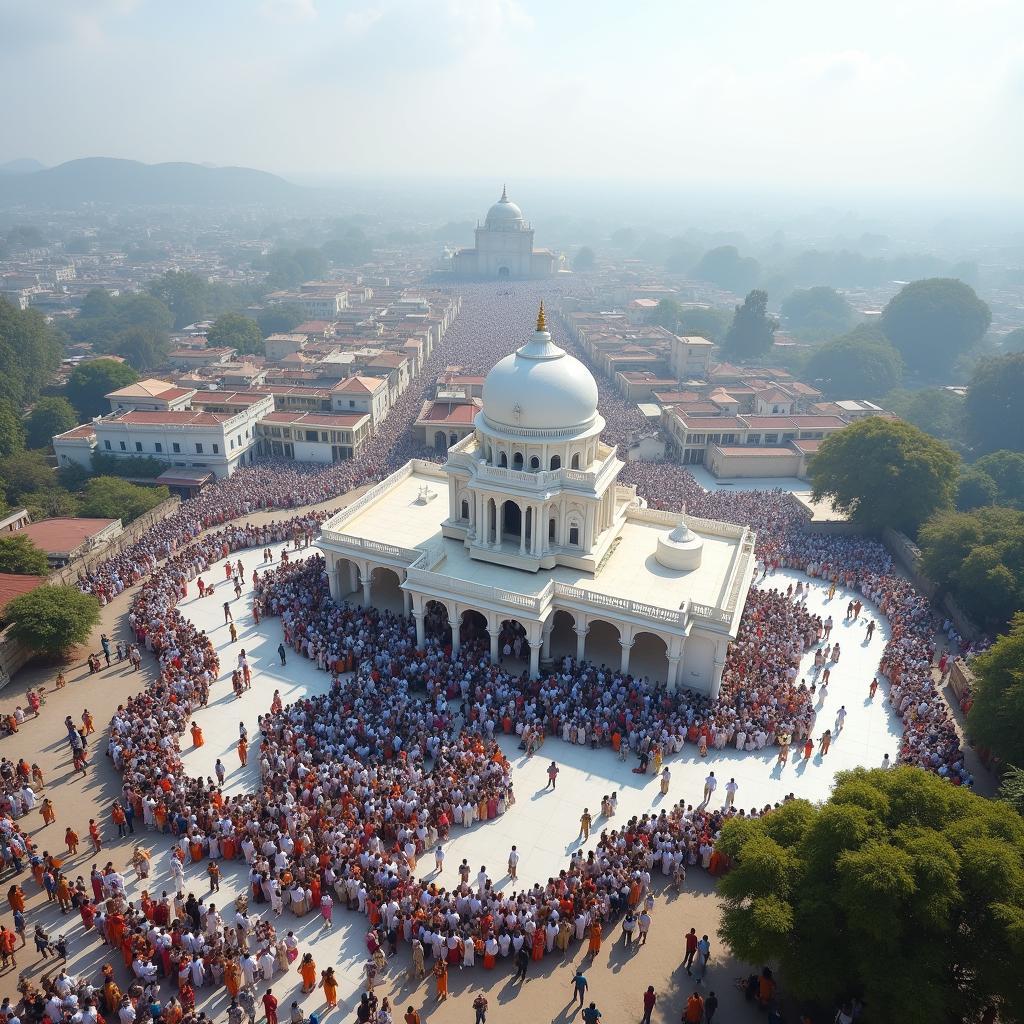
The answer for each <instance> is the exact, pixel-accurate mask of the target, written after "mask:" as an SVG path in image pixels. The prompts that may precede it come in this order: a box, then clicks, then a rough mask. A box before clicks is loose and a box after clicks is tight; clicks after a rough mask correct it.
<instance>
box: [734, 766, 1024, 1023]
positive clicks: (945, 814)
mask: <svg viewBox="0 0 1024 1024" xmlns="http://www.w3.org/2000/svg"><path fill="white" fill-rule="evenodd" d="M719 847H720V848H721V849H722V850H724V852H725V853H726V854H728V855H729V856H730V857H731V858H732V859H733V861H734V867H733V869H732V870H731V871H730V872H729V873H728V874H726V875H725V876H723V877H722V879H721V880H720V881H719V883H718V892H719V896H720V897H721V898H722V900H723V903H724V911H723V914H722V925H721V928H720V932H719V934H720V935H721V937H722V939H723V940H724V941H725V942H727V943H728V944H729V946H730V947H731V948H732V950H733V952H734V953H735V954H736V955H737V956H738V957H740V958H741V959H742V960H745V961H747V962H749V963H751V964H754V965H757V966H760V965H761V964H765V963H778V965H779V970H780V972H781V981H782V985H783V986H784V987H785V989H786V990H787V992H788V993H790V994H792V995H793V996H795V997H796V998H797V999H802V1000H810V1001H814V1002H818V1003H822V1004H826V1005H830V1006H834V1005H835V1004H836V1003H837V1002H838V1001H841V1000H845V999H849V998H853V997H858V998H860V999H862V1000H863V1001H864V1003H865V1004H866V1005H867V1006H869V1007H871V1008H872V1009H871V1013H872V1015H873V1016H874V1015H876V1014H877V1015H878V1019H879V1020H881V1021H915V1022H916V1021H937V1020H973V1019H974V1018H975V1016H976V1014H977V1010H978V1007H980V1006H984V1005H985V1004H986V1003H988V1002H994V1003H996V1004H997V1005H998V1006H999V1008H1000V1016H1001V1017H1002V1018H1004V1019H1006V1020H1016V1019H1019V1018H1020V1015H1021V1014H1022V1013H1024V972H1021V971H1020V970H1019V965H1020V963H1021V958H1022V957H1024V820H1022V819H1021V817H1020V816H1019V815H1018V814H1016V813H1015V812H1014V811H1012V810H1010V809H1008V808H1007V807H1005V806H1000V805H998V804H997V803H995V802H994V801H991V800H987V799H985V798H984V797H981V796H978V795H977V794H975V793H974V792H972V791H971V790H969V789H964V788H959V787H956V786H953V785H951V784H950V783H949V782H946V781H945V780H943V779H941V778H940V777H938V776H937V775H934V774H931V773H929V772H925V771H923V770H921V769H919V768H909V767H908V768H895V769H890V770H884V769H875V770H874V771H865V770H863V769H858V770H857V771H853V772H842V773H840V774H839V775H838V776H837V777H836V783H835V788H834V790H833V792H832V795H831V797H830V798H829V799H828V800H827V801H826V802H825V803H824V804H821V805H813V804H810V803H808V802H806V801H803V800H792V801H789V802H788V803H785V804H783V805H782V806H781V807H780V808H778V809H777V810H775V811H773V812H772V813H771V814H767V815H765V816H764V817H762V818H747V819H742V818H733V819H731V820H729V821H728V822H726V824H725V825H724V826H723V829H722V835H721V838H720V840H719Z"/></svg>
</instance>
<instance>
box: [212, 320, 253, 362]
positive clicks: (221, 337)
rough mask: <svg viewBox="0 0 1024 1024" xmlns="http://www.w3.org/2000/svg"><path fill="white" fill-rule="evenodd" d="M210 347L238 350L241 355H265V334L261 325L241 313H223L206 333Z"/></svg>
mask: <svg viewBox="0 0 1024 1024" xmlns="http://www.w3.org/2000/svg"><path fill="white" fill-rule="evenodd" d="M206 341H207V343H208V344H210V345H214V346H224V347H227V348H234V349H237V350H238V351H239V352H240V353H247V352H254V353H256V354H257V355H262V354H263V333H262V332H261V331H260V325H259V324H258V323H257V322H256V321H255V320H251V319H250V318H249V317H247V316H242V314H241V313H222V314H221V315H220V316H219V317H217V319H216V320H214V322H213V326H211V327H210V329H209V330H208V331H207V332H206Z"/></svg>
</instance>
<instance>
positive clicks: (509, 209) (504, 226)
mask: <svg viewBox="0 0 1024 1024" xmlns="http://www.w3.org/2000/svg"><path fill="white" fill-rule="evenodd" d="M484 226H485V227H487V228H488V229H489V230H491V231H522V230H523V229H524V228H525V227H526V223H525V221H524V220H523V211H522V210H520V209H519V207H518V206H516V204H515V203H513V202H512V201H511V200H510V199H509V198H508V195H507V193H506V192H505V189H504V188H503V189H502V190H501V198H500V199H499V200H498V201H497V202H496V203H495V204H494V205H493V206H492V207H491V208H490V209H489V210H488V211H487V219H486V220H485V221H484Z"/></svg>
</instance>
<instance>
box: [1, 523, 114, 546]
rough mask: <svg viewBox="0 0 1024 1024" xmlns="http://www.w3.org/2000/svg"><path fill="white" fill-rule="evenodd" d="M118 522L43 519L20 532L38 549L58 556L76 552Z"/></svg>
mask: <svg viewBox="0 0 1024 1024" xmlns="http://www.w3.org/2000/svg"><path fill="white" fill-rule="evenodd" d="M116 522H117V520H116V519H71V518H67V519H42V520H40V521H39V522H38V523H29V524H28V526H25V527H23V528H22V529H21V530H20V531H19V532H21V533H23V534H24V535H25V536H26V537H28V538H29V540H31V541H32V543H33V544H35V546H36V547H38V548H42V549H43V550H44V551H46V552H52V553H55V554H56V553H63V552H67V551H74V550H75V549H76V548H77V547H79V546H81V545H82V544H84V543H85V542H86V541H87V540H88V539H89V538H90V537H94V536H96V534H97V533H102V532H103V531H104V530H105V529H106V528H107V527H108V526H110V524H111V523H116Z"/></svg>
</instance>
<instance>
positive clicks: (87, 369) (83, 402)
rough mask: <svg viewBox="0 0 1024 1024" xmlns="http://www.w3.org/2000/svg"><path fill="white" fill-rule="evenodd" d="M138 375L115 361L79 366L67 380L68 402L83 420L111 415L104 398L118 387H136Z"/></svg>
mask: <svg viewBox="0 0 1024 1024" xmlns="http://www.w3.org/2000/svg"><path fill="white" fill-rule="evenodd" d="M138 379H139V375H138V374H137V373H136V372H135V371H134V370H133V369H132V368H131V367H130V366H129V365H128V364H127V363H119V362H118V361H117V360H116V359H91V360H90V361H89V362H87V363H79V364H78V366H76V367H75V369H74V371H73V372H72V374H71V377H70V378H69V380H68V386H67V395H68V401H69V402H70V403H71V404H72V405H73V406H74V407H75V409H77V410H78V415H79V416H81V417H82V418H83V419H88V418H90V417H92V416H98V415H100V414H101V413H105V412H110V403H109V402H107V400H106V398H105V397H104V396H105V395H107V394H109V393H110V392H111V391H116V390H117V389H118V388H123V387H127V386H128V385H129V384H134V383H135V382H136V381H137V380H138Z"/></svg>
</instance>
